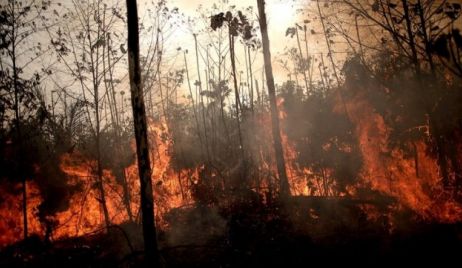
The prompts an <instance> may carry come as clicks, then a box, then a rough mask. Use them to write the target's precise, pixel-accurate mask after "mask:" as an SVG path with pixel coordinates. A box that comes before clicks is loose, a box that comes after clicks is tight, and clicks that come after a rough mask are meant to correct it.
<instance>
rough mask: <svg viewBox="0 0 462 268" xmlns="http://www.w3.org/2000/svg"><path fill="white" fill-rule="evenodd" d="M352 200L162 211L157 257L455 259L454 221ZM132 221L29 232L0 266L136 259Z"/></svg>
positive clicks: (459, 228)
mask: <svg viewBox="0 0 462 268" xmlns="http://www.w3.org/2000/svg"><path fill="white" fill-rule="evenodd" d="M326 203H327V204H326ZM310 205H311V206H313V204H312V203H311V204H310ZM293 207H295V209H294V208H293ZM353 207H354V206H349V205H347V206H345V205H339V204H338V203H336V204H335V205H332V202H320V203H318V204H317V205H316V206H314V208H316V209H318V212H316V210H315V209H313V208H308V209H307V208H306V207H303V208H301V207H300V206H298V207H297V206H292V208H291V209H290V210H288V209H283V208H281V207H279V206H272V207H271V208H269V207H261V206H252V205H250V206H248V205H247V206H243V207H234V208H233V209H227V210H220V209H216V208H212V207H209V206H195V207H187V208H181V209H177V210H175V211H172V212H171V213H170V215H169V216H168V217H167V221H169V222H170V224H169V228H168V229H167V231H160V232H159V234H158V241H159V247H160V253H161V256H162V263H163V264H164V266H165V267H310V266H313V265H315V264H316V265H317V264H323V265H333V264H338V265H342V266H350V265H353V266H360V267H361V266H368V265H374V266H398V265H400V264H404V263H410V264H412V266H415V265H417V264H423V265H425V264H427V265H428V264H430V263H435V262H436V263H438V266H440V267H441V266H445V264H450V263H451V262H455V263H458V262H460V256H461V255H460V254H461V252H462V224H440V223H430V222H428V221H422V220H421V219H419V218H418V217H416V216H415V215H413V214H412V213H409V212H407V213H402V214H401V215H399V216H396V217H395V222H391V221H390V220H388V219H387V218H385V217H382V218H381V217H378V218H375V219H374V220H371V219H370V218H369V219H368V218H367V216H366V215H362V214H361V213H360V212H358V211H359V210H357V209H355V208H353ZM319 209H322V210H319ZM236 211H238V212H237V213H236ZM319 211H323V213H319ZM398 218H399V220H397V219H398ZM139 229H140V228H139V227H138V226H136V225H135V224H123V225H121V226H117V227H114V228H110V229H109V231H108V232H105V233H98V234H93V235H86V236H82V237H75V238H69V239H65V240H60V241H54V242H52V243H46V242H44V241H43V240H42V239H40V238H39V237H38V236H31V237H30V238H29V239H27V240H25V241H21V242H19V243H17V244H14V245H10V246H8V247H7V248H4V249H2V250H0V267H66V268H70V267H140V266H141V263H142V258H143V252H142V251H141V249H142V242H141V241H142V239H141V237H142V236H141V232H140V230H139ZM456 266H457V265H456Z"/></svg>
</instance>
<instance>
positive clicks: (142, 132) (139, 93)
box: [127, 0, 159, 267]
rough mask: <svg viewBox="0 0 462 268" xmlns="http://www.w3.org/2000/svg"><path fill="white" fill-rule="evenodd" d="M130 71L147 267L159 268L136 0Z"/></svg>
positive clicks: (131, 2) (131, 1)
mask: <svg viewBox="0 0 462 268" xmlns="http://www.w3.org/2000/svg"><path fill="white" fill-rule="evenodd" d="M127 19H128V20H127V25H128V67H129V76H130V92H131V99H132V109H133V121H134V126H135V139H136V155H137V158H138V172H139V176H140V186H141V187H140V193H141V212H142V221H143V238H144V251H145V264H146V267H148V266H151V267H158V266H159V255H158V251H157V237H156V227H155V223H154V200H153V192H152V182H151V172H152V171H151V160H150V158H149V148H148V146H149V145H148V133H147V131H148V129H147V123H146V110H145V106H144V97H143V86H142V84H141V67H140V47H139V30H138V10H137V5H136V1H135V0H127Z"/></svg>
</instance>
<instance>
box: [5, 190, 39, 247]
mask: <svg viewBox="0 0 462 268" xmlns="http://www.w3.org/2000/svg"><path fill="white" fill-rule="evenodd" d="M0 189H8V190H9V191H3V192H2V194H1V196H0V218H1V219H2V220H1V221H0V247H1V246H4V245H7V244H11V243H14V242H18V241H20V240H21V239H22V238H23V237H24V236H23V230H24V229H23V213H22V211H23V208H22V186H21V184H13V183H2V184H1V185H0ZM26 189H27V190H26V193H27V194H26V196H27V200H28V201H27V220H28V232H29V233H30V234H34V233H35V234H37V233H42V232H43V229H42V226H41V224H40V221H39V220H38V217H37V210H38V206H39V205H40V203H41V202H42V198H41V196H40V190H39V189H38V187H37V185H36V184H35V183H34V182H30V181H28V182H26Z"/></svg>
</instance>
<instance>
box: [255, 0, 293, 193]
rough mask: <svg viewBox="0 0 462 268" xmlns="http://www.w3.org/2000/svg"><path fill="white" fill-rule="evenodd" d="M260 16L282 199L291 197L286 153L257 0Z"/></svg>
mask: <svg viewBox="0 0 462 268" xmlns="http://www.w3.org/2000/svg"><path fill="white" fill-rule="evenodd" d="M257 4H258V14H259V18H260V31H261V35H262V43H263V59H264V62H265V74H266V83H267V86H268V96H269V101H270V109H271V123H272V133H273V142H274V153H275V155H276V164H277V168H278V175H279V188H280V189H279V190H280V195H281V197H282V198H287V197H288V196H289V195H290V189H289V181H288V179H287V172H286V166H285V160H284V151H283V148H282V143H281V129H280V126H279V113H278V108H277V104H276V90H275V87H274V77H273V69H272V66H271V52H270V43H269V38H268V25H267V22H266V14H265V1H264V0H257Z"/></svg>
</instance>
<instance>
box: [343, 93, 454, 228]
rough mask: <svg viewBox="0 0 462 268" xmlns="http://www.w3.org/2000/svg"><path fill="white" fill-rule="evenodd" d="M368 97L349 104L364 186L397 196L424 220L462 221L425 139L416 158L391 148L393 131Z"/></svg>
mask: <svg viewBox="0 0 462 268" xmlns="http://www.w3.org/2000/svg"><path fill="white" fill-rule="evenodd" d="M365 99H366V98H364V97H362V96H356V97H355V98H354V99H352V100H351V101H350V102H349V103H347V109H348V112H349V114H350V117H351V118H350V119H351V120H352V121H353V123H354V124H355V126H356V133H357V136H358V139H359V141H360V149H361V152H362V155H363V159H364V165H363V170H362V174H361V178H362V182H363V183H364V184H365V186H369V187H371V188H372V189H374V190H378V191H379V192H381V193H383V194H385V195H387V196H391V197H394V198H396V199H397V200H398V201H399V203H400V204H402V205H404V206H406V207H408V208H410V209H412V210H413V211H415V212H416V213H418V214H419V215H420V216H421V217H423V218H424V219H427V220H436V221H439V222H448V223H451V222H457V221H461V220H462V207H461V205H460V204H458V203H457V202H456V201H455V200H454V199H452V198H451V197H450V195H448V193H446V191H445V190H444V189H443V185H442V183H441V179H440V176H439V171H438V165H437V163H436V160H435V159H433V158H431V157H430V156H429V155H428V154H427V153H426V151H427V145H426V144H425V143H424V141H418V142H416V144H415V147H414V148H415V154H416V155H415V158H416V159H412V158H409V157H405V156H404V154H403V152H401V151H399V150H397V149H393V150H391V149H389V146H388V139H389V134H390V130H389V128H388V127H387V125H386V124H385V122H384V120H383V118H382V117H381V116H380V115H379V114H377V113H376V112H374V110H373V109H372V107H371V106H370V105H369V104H368V103H367V101H365ZM416 162H417V163H419V164H418V165H416Z"/></svg>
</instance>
